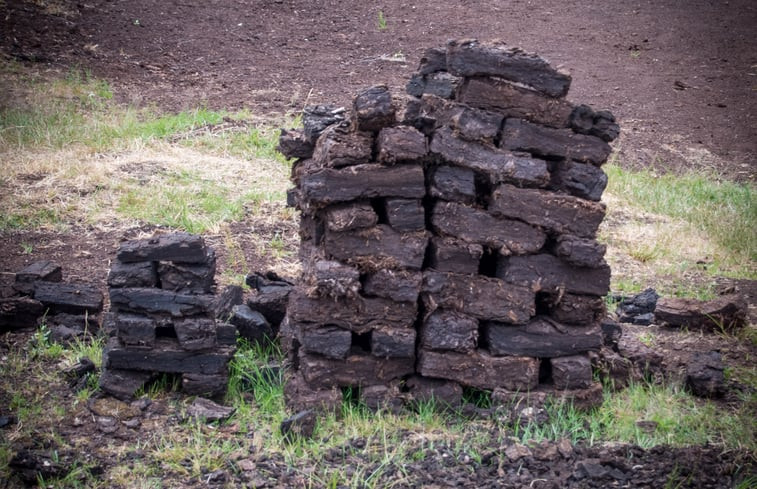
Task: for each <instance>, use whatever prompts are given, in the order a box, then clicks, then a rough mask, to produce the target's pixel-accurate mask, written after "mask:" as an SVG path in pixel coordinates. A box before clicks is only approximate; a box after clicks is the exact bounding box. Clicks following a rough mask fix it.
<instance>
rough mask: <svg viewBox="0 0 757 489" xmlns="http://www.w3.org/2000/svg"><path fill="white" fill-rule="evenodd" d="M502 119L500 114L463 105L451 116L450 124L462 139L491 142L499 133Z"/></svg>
mask: <svg viewBox="0 0 757 489" xmlns="http://www.w3.org/2000/svg"><path fill="white" fill-rule="evenodd" d="M502 120H503V117H502V115H500V114H496V113H493V112H486V111H483V110H478V109H472V108H470V107H465V106H463V109H462V110H460V111H458V112H457V113H456V114H454V115H453V116H452V117H451V119H450V126H451V127H452V129H453V130H454V131H455V134H457V135H458V136H460V137H461V138H463V139H467V140H468V141H481V142H484V143H489V144H493V143H494V140H495V139H497V137H498V135H499V130H500V127H502Z"/></svg>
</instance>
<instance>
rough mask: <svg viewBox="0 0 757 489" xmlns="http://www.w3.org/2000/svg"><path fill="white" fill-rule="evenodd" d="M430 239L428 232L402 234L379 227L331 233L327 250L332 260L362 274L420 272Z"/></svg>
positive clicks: (385, 226)
mask: <svg viewBox="0 0 757 489" xmlns="http://www.w3.org/2000/svg"><path fill="white" fill-rule="evenodd" d="M428 240H429V234H428V232H427V231H422V232H416V233H400V232H398V231H395V230H394V229H392V228H391V227H389V226H387V225H384V224H379V225H378V226H375V227H373V228H370V229H361V230H357V231H347V232H344V233H332V232H327V233H326V236H325V238H324V248H325V250H326V253H327V255H328V257H329V258H331V259H335V260H339V261H342V262H344V263H347V264H350V265H355V266H357V267H358V269H360V270H361V271H362V272H369V271H374V270H378V269H381V268H393V269H396V268H405V269H410V270H420V268H421V266H422V265H423V260H424V258H425V255H426V246H427V244H428Z"/></svg>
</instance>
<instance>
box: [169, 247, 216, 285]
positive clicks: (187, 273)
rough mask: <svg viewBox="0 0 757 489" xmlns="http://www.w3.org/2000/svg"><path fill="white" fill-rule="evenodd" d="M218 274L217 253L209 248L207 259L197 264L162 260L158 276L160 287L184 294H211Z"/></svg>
mask: <svg viewBox="0 0 757 489" xmlns="http://www.w3.org/2000/svg"><path fill="white" fill-rule="evenodd" d="M215 274H216V254H215V251H213V250H212V249H209V250H208V258H207V261H206V262H205V263H203V264H200V265H196V264H190V263H174V262H160V263H159V264H158V277H159V279H160V288H161V289H164V290H170V291H173V292H180V293H184V294H209V293H210V292H211V291H212V289H213V285H214V278H215Z"/></svg>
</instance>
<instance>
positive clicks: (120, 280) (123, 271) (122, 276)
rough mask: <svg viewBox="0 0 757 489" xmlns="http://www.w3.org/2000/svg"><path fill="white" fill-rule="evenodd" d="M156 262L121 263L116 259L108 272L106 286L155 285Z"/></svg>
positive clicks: (156, 280) (156, 281)
mask: <svg viewBox="0 0 757 489" xmlns="http://www.w3.org/2000/svg"><path fill="white" fill-rule="evenodd" d="M157 286H158V270H157V267H156V262H152V261H138V262H134V263H121V262H120V261H118V260H116V261H114V262H113V265H112V266H111V267H110V271H109V272H108V287H114V288H121V287H157Z"/></svg>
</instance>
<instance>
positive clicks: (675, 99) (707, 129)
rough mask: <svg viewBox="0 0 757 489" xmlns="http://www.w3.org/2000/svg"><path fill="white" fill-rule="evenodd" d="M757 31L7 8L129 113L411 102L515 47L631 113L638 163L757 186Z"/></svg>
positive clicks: (323, 7)
mask: <svg viewBox="0 0 757 489" xmlns="http://www.w3.org/2000/svg"><path fill="white" fill-rule="evenodd" d="M39 5H43V6H44V7H40V6H39ZM380 13H381V15H382V18H383V19H384V20H385V28H381V26H380V22H379V14H380ZM755 25H757V4H755V3H754V2H753V1H751V0H733V1H730V2H712V1H709V0H692V1H690V2H686V4H685V6H684V5H683V4H681V3H680V2H678V1H674V0H656V1H640V0H637V1H631V2H628V1H620V0H612V1H606V2H592V3H591V4H587V3H586V2H582V1H580V0H543V1H527V0H511V1H507V2H489V1H484V0H466V1H459V0H436V1H430V0H416V1H407V0H383V1H381V2H342V1H338V0H323V1H319V2H312V1H310V0H223V1H221V0H209V1H204V2H179V1H168V2H152V1H148V0H129V1H124V0H122V1H106V0H88V1H86V2H74V1H71V0H54V1H44V2H43V1H39V0H37V1H20V0H6V1H4V2H0V52H1V53H2V55H3V56H5V57H8V58H11V59H16V60H19V61H23V62H33V63H36V64H38V65H39V66H46V67H47V66H52V67H65V66H71V65H77V64H78V65H80V66H82V67H86V68H89V69H91V70H92V73H93V74H94V75H96V76H98V77H103V78H105V79H107V80H108V81H109V82H110V83H111V84H112V86H113V87H114V88H115V92H116V94H117V96H118V98H119V99H120V100H122V101H124V102H136V103H144V104H151V103H155V104H158V105H160V106H161V107H164V108H168V109H179V108H185V107H191V106H196V105H197V104H198V103H204V104H207V105H208V106H209V107H213V108H221V107H222V108H240V107H248V108H250V109H252V111H253V112H254V113H257V114H261V115H264V114H268V113H277V114H280V113H282V112H290V113H298V112H299V111H300V110H301V109H302V107H303V106H304V105H306V104H309V103H320V102H337V103H342V104H346V103H348V102H349V100H350V98H351V96H352V95H353V94H354V93H355V92H356V91H357V90H358V89H360V88H364V87H366V86H369V85H373V84H378V83H385V84H387V85H389V86H390V87H392V89H393V90H394V91H395V92H396V93H400V92H402V91H403V90H404V85H405V83H406V81H407V79H408V77H409V74H410V73H411V72H412V71H413V70H414V69H415V68H416V67H417V64H418V61H419V59H420V57H421V54H422V53H423V51H424V50H425V49H426V48H428V47H432V46H439V45H443V44H444V43H445V41H446V40H448V39H453V38H471V37H475V38H479V39H482V40H489V39H502V40H504V41H505V42H507V43H508V44H512V45H515V46H520V47H522V48H523V49H526V50H528V51H534V52H537V53H539V54H541V55H542V56H544V57H545V58H547V59H548V60H549V61H550V62H552V63H553V64H555V65H559V66H562V67H563V68H565V69H567V70H569V71H570V72H571V73H572V75H573V84H572V88H571V91H570V94H569V98H571V99H573V100H575V101H579V102H581V103H588V104H590V105H593V106H595V107H597V108H601V109H609V110H611V111H612V112H613V113H614V114H615V115H616V117H617V118H618V119H619V121H620V124H621V128H622V137H621V138H620V140H619V141H618V142H617V144H616V147H617V148H618V149H619V150H620V156H621V160H622V162H623V163H624V164H627V165H637V166H654V167H656V168H674V169H675V168H680V167H686V168H690V167H697V168H708V169H711V170H713V171H714V172H716V173H720V174H724V175H727V176H729V177H730V178H735V179H742V180H744V179H754V178H755V176H756V175H757V173H756V171H757V165H755V157H756V156H757V97H755V96H754V93H755V90H757V36H754V26H755ZM6 95H7V94H6ZM0 97H2V95H0ZM1 101H2V99H1V98H0V103H1Z"/></svg>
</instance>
